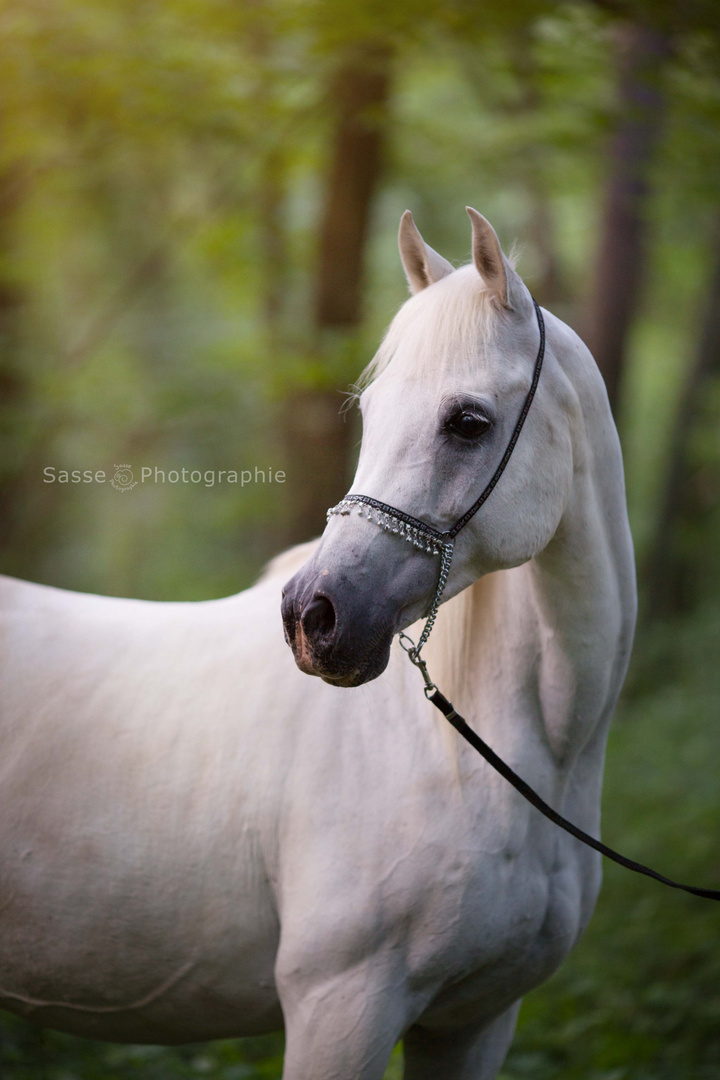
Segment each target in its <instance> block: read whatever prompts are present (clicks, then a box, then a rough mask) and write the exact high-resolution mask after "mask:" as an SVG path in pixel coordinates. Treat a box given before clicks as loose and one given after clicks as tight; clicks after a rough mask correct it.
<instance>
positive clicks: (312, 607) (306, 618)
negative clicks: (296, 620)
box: [302, 596, 336, 638]
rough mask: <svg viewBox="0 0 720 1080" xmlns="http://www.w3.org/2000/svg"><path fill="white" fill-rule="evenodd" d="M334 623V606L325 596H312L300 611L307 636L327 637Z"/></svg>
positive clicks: (330, 634)
mask: <svg viewBox="0 0 720 1080" xmlns="http://www.w3.org/2000/svg"><path fill="white" fill-rule="evenodd" d="M335 623H336V618H335V608H334V607H333V606H332V603H331V601H330V600H328V598H327V596H314V597H313V598H312V600H311V601H310V603H309V604H308V606H307V607H306V608H305V610H304V611H303V613H302V625H303V630H304V631H305V633H306V634H307V635H309V636H313V637H324V638H329V637H331V636H332V634H333V633H334V630H335Z"/></svg>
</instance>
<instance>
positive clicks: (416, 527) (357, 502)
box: [328, 300, 720, 900]
mask: <svg viewBox="0 0 720 1080" xmlns="http://www.w3.org/2000/svg"><path fill="white" fill-rule="evenodd" d="M533 304H534V306H535V315H536V317H537V323H538V330H539V331H540V343H539V346H538V351H537V356H536V358H535V366H534V369H533V375H532V380H531V383H530V388H529V390H528V392H527V395H526V397H525V402H524V404H523V407H522V410H521V412H520V416H519V417H518V420H517V423H516V424H515V427H514V429H513V433H512V435H511V437H510V441H509V442H508V445H507V447H506V449H505V453H504V454H503V456H502V458H501V460H500V462H499V464H498V466H497V468H496V469H495V472H494V473H493V475H492V476H491V477H490V480H489V481H488V483H487V484H486V485H485V487H484V489H483V491H482V493H481V495H480V497H479V498H478V499H476V500H475V502H474V503H473V504H472V506H471V507H470V509H469V510H466V512H465V513H464V514H463V515H462V516H461V517H460V518H458V520H457V521H456V522H455V524H454V525H453V526H452V527H451V528H450V529H447V530H446V531H445V532H441V531H440V529H436V528H434V527H433V526H432V525H428V524H427V523H426V522H424V521H421V520H420V519H419V518H416V517H413V516H412V514H408V513H406V512H405V511H404V510H398V509H397V508H396V507H394V506H390V505H389V504H388V503H384V502H381V501H380V500H379V499H373V498H371V497H370V496H369V495H359V494H357V493H355V492H352V493H350V494H348V495H346V496H345V498H344V499H343V500H342V501H341V502H339V503H338V504H337V506H333V507H331V509H330V510H328V517H331V516H332V515H335V514H339V515H342V516H345V515H348V514H350V513H352V512H353V511H355V512H357V513H358V514H359V515H360V516H361V517H367V519H368V520H369V521H373V522H374V523H375V524H377V525H379V526H380V527H381V528H382V529H385V530H386V531H389V532H393V533H396V534H398V535H399V536H400V537H402V538H403V539H404V540H407V541H409V542H410V543H411V544H413V545H414V546H415V547H418V548H421V549H422V550H425V551H427V552H428V553H429V554H432V555H439V556H440V576H439V579H438V584H437V588H436V590H435V598H434V600H433V602H432V604H431V606H430V610H429V612H428V614H427V616H426V620H427V621H426V623H425V628H424V629H423V631H422V634H421V635H420V638H419V640H418V643H417V645H416V644H415V642H413V641H412V639H411V638H409V637H408V636H407V634H404V633H403V634H400V644H401V646H402V648H403V649H404V650H405V652H406V653H407V654H408V657H409V658H410V660H411V661H412V663H413V664H414V665H415V666H416V667H417V668H418V669H419V671H420V673H421V674H422V677H423V679H424V680H425V696H426V698H427V699H428V701H431V702H432V703H433V705H434V706H435V707H436V708H437V709H439V710H440V712H441V713H442V714H443V715H444V716H445V718H446V719H447V720H449V722H450V723H451V724H452V726H453V727H454V728H455V730H456V731H457V732H458V733H459V734H460V735H462V737H463V738H464V739H465V740H466V741H467V742H469V743H470V745H471V746H472V747H473V749H474V750H477V752H478V754H480V755H481V756H482V757H483V758H484V759H485V761H487V763H488V765H491V766H492V768H493V769H495V771H496V772H498V773H499V774H500V776H502V777H503V778H504V779H505V780H507V782H508V783H509V784H512V786H513V787H514V788H515V790H516V791H518V792H519V793H520V794H521V795H522V796H523V798H524V799H527V801H528V802H529V803H530V804H531V805H532V806H534V807H535V808H536V809H537V810H539V811H540V813H541V814H544V815H545V817H546V818H548V820H549V821H552V822H553V823H554V824H555V825H558V826H559V827H560V828H561V829H564V830H565V832H567V833H570V835H571V836H574V837H575V838H576V839H577V840H580V841H581V843H583V844H587V846H588V847H590V848H593V849H594V850H595V851H599V852H600V854H601V855H604V856H605V857H606V858H607V859H612V861H613V862H616V863H618V864H619V865H620V866H624V867H625V868H626V869H627V870H634V871H635V873H636V874H644V875H645V876H646V877H650V878H654V879H655V881H660V882H661V883H662V884H663V885H668V886H669V887H670V888H671V889H682V890H683V892H687V893H691V895H692V896H701V897H703V899H705V900H720V890H717V889H699V888H696V887H695V886H694V885H681V884H680V883H679V882H677V881H672V880H671V879H670V878H666V877H664V876H663V875H662V874H658V872H657V871H656V870H651V869H650V867H649V866H643V864H642V863H638V862H635V861H634V859H628V858H626V857H625V856H624V855H620V854H619V853H618V852H617V851H613V849H612V848H609V847H608V846H607V845H606V844H603V843H602V841H600V840H596V839H595V837H594V836H590V834H589V833H586V832H584V831H583V829H580V828H578V826H577V825H573V823H572V822H571V821H568V820H567V818H564V817H563V816H562V814H558V812H557V810H553V808H552V806H550V805H549V804H548V803H546V802H545V800H544V799H541V798H540V796H539V795H538V793H537V792H536V791H534V790H533V788H531V787H530V785H529V784H527V783H526V782H525V781H524V780H523V779H522V777H520V776H518V774H517V773H516V772H514V771H513V769H511V768H510V766H509V765H507V764H506V763H505V762H504V761H503V760H502V758H501V757H498V755H497V754H496V753H495V751H494V750H493V749H492V748H491V747H489V746H488V744H487V743H486V742H485V741H484V740H483V739H481V738H480V736H479V735H478V734H477V732H475V731H473V729H472V728H471V727H470V725H469V724H468V723H467V722H466V721H465V720H463V718H462V716H460V714H459V713H457V712H456V711H455V709H454V708H453V706H452V705H451V704H450V702H449V701H448V699H447V698H446V697H444V696H443V694H441V693H440V691H439V690H438V688H437V686H435V683H434V682H433V681H432V679H431V678H430V676H429V674H428V670H427V666H426V664H425V661H424V660H422V659H421V657H420V651H421V649H422V647H423V646H424V644H425V642H426V641H427V639H428V638H429V636H430V632H431V630H432V628H433V626H434V624H435V617H436V615H437V611H438V607H439V606H440V600H441V598H442V594H443V590H444V588H445V583H446V581H447V578H448V574H449V572H450V563H451V560H452V554H453V544H454V541H455V537H456V536H457V535H458V533H459V532H460V530H461V529H462V528H464V527H465V525H467V523H468V521H470V519H471V518H473V517H474V516H475V514H476V513H477V512H478V510H479V509H480V507H481V506H482V505H483V503H484V502H485V500H486V499H487V498H488V496H489V495H490V494H491V492H492V491H493V490H494V488H495V485H496V484H497V482H498V480H499V479H500V477H501V476H502V474H503V472H504V471H505V466H506V465H507V463H508V462H509V460H510V456H511V454H512V452H513V450H514V449H515V446H516V444H517V441H518V439H519V438H520V432H521V431H522V429H523V425H524V423H525V420H526V418H527V414H528V412H529V411H530V406H531V405H532V402H533V398H534V397H535V391H536V390H537V386H538V382H539V381H540V372H541V371H542V366H543V358H544V356H545V320H544V319H543V314H542V311H541V310H540V306H539V304H538V303H537V301H536V300H533ZM373 514H374V515H375V516H374V517H373Z"/></svg>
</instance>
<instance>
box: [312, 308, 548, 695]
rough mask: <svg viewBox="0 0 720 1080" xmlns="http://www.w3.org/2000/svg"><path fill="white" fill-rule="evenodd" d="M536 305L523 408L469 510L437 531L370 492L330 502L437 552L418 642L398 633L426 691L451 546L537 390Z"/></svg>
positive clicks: (335, 510) (541, 351)
mask: <svg viewBox="0 0 720 1080" xmlns="http://www.w3.org/2000/svg"><path fill="white" fill-rule="evenodd" d="M533 305H534V307H535V314H536V316H537V322H538V329H539V331H540V344H539V346H538V352H537V357H536V359H535V368H534V370H533V377H532V382H531V383H530V389H529V390H528V392H527V395H526V397H525V402H524V404H523V407H522V411H521V413H520V415H519V417H518V419H517V423H516V424H515V427H514V429H513V433H512V435H511V436H510V441H509V442H508V444H507V447H506V448H505V453H504V454H503V456H502V458H501V459H500V462H499V464H498V466H497V468H496V469H495V472H494V473H493V474H492V476H491V477H490V479H489V480H488V482H487V484H486V485H485V487H484V488H483V491H482V493H481V495H480V496H479V497H478V498H477V499H476V500H475V502H474V503H473V504H472V506H471V507H470V509H469V510H466V511H465V513H464V514H463V515H462V516H461V517H459V518H458V520H457V521H456V522H455V524H454V525H453V526H452V528H450V529H447V530H446V531H445V532H440V530H439V529H435V528H433V526H432V525H428V524H426V523H425V522H424V521H420V519H419V518H416V517H413V516H412V515H411V514H406V513H405V512H404V511H403V510H398V509H397V508H396V507H394V506H389V505H388V504H387V503H384V502H380V500H379V499H371V498H370V496H369V495H356V494H355V493H354V492H351V493H350V494H349V495H346V496H345V498H344V499H342V500H341V502H339V503H338V504H337V506H332V507H331V508H330V509H329V510H328V512H327V516H328V520H329V519H330V518H331V517H333V516H334V515H339V516H341V517H342V516H346V515H348V514H350V513H352V511H353V510H357V513H358V516H359V517H364V518H367V520H368V521H372V522H373V523H374V524H376V525H378V526H379V527H380V528H381V529H384V530H385V531H386V532H391V533H394V534H395V535H397V536H400V537H401V538H402V539H403V540H407V541H408V543H410V544H413V545H414V546H415V547H417V548H420V549H421V550H422V551H427V553H428V554H429V555H439V556H440V575H439V577H438V583H437V588H436V589H435V596H434V598H433V601H432V604H431V605H430V609H429V611H428V614H427V616H426V621H425V626H424V627H423V631H422V634H421V635H420V639H419V641H418V643H417V645H416V644H415V643H414V642H413V641H412V639H411V638H409V637H408V635H407V634H401V635H400V643H401V645H402V646H403V648H404V649H405V651H406V652H407V654H408V656H409V657H410V659H411V660H412V662H413V663H414V664H416V665H417V666H418V667H419V668H420V670H421V671H422V674H423V678H424V679H425V692H426V693H430V692H431V691H432V690H434V689H435V685H434V683H433V682H431V680H430V678H429V676H428V674H427V670H426V668H425V665H424V663H423V661H422V660H421V659H420V650H421V649H422V647H423V645H424V644H425V642H426V641H427V639H428V638H429V637H430V632H431V630H432V628H433V626H434V625H435V618H436V616H437V612H438V608H439V607H440V601H441V599H442V595H443V592H444V590H445V585H446V583H447V579H448V575H449V573H450V564H451V562H452V557H453V547H454V543H455V537H456V536H457V534H458V533H459V532H460V530H461V529H464V528H465V526H466V525H467V523H468V521H470V520H471V518H473V517H474V516H475V514H477V512H478V510H479V509H480V507H481V506H482V505H483V503H484V502H485V500H486V499H487V498H488V496H489V495H490V493H491V492H492V491H493V489H494V487H495V485H496V484H497V482H498V480H499V479H500V477H501V476H502V474H503V473H504V471H505V467H506V465H507V463H508V461H509V460H510V457H511V456H512V452H513V450H514V449H515V446H516V444H517V441H518V439H519V438H520V432H521V431H522V429H523V425H524V423H525V420H526V419H527V414H528V413H529V411H530V406H531V405H532V402H533V398H534V397H535V391H536V390H537V386H538V382H539V381H540V372H541V370H542V365H543V358H544V356H545V320H544V319H543V314H542V311H541V310H540V305H539V304H538V302H537V301H536V300H533Z"/></svg>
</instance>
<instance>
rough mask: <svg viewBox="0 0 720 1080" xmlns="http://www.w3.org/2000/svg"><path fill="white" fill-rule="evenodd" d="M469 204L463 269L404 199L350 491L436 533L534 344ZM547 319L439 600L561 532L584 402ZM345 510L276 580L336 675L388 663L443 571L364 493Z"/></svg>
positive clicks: (304, 640) (453, 515) (475, 492)
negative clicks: (400, 271)
mask: <svg viewBox="0 0 720 1080" xmlns="http://www.w3.org/2000/svg"><path fill="white" fill-rule="evenodd" d="M468 213H469V215H470V219H471V222H472V252H473V261H472V262H471V263H470V264H468V265H467V266H461V267H460V268H458V269H454V268H453V267H452V265H451V264H450V263H449V262H447V261H446V260H445V259H444V258H443V257H442V256H441V255H439V254H438V253H437V252H436V251H433V249H432V248H431V247H429V246H428V245H427V244H426V243H425V242H424V241H423V239H422V237H421V235H420V233H419V232H418V230H417V228H416V226H415V223H414V222H413V219H412V216H411V214H410V213H409V211H408V212H406V213H405V214H404V215H403V218H402V221H401V223H400V234H399V246H400V255H401V258H402V262H403V266H404V268H405V273H406V276H407V279H408V283H409V286H410V292H411V293H412V294H413V295H412V296H411V298H410V299H409V300H408V301H407V302H406V303H405V304H404V305H403V307H402V308H401V309H400V311H399V312H398V314H397V315H396V317H395V319H394V320H393V322H392V324H391V326H390V328H389V330H388V333H387V335H386V337H385V339H384V341H383V343H382V345H381V347H380V350H379V351H378V353H377V355H376V357H375V359H374V360H373V361H372V363H371V364H370V366H369V368H368V371H367V372H366V374H365V376H364V377H363V379H362V381H361V385H362V386H363V387H364V389H362V393H361V395H360V408H361V411H362V417H363V439H362V444H361V449H360V458H359V462H358V468H357V473H356V475H355V479H354V481H353V485H352V488H351V493H358V494H360V493H362V494H363V495H365V496H370V497H371V498H373V499H376V500H378V501H380V502H382V503H384V504H388V505H389V506H390V507H394V508H397V509H398V510H400V511H402V512H404V513H406V514H408V515H411V516H412V517H413V518H416V519H420V520H421V521H422V522H424V523H426V524H427V525H429V526H431V527H432V528H433V529H436V530H437V531H438V532H439V533H445V532H447V530H449V529H450V528H451V526H452V525H453V524H454V523H455V522H456V521H458V520H459V519H460V518H461V517H462V515H463V514H464V513H465V511H467V509H468V507H469V506H471V505H472V504H473V502H474V501H475V500H476V499H477V497H478V496H479V495H480V493H481V492H482V491H483V489H484V488H485V486H486V485H487V483H488V481H489V480H490V478H491V477H492V476H493V474H494V472H495V470H496V469H497V467H498V464H499V463H500V462H501V460H502V458H503V455H504V454H505V451H506V449H507V446H508V443H509V440H511V438H512V436H513V432H514V430H515V428H516V426H517V424H518V418H519V416H520V414H521V413H522V412H523V404H524V402H525V401H526V399H527V395H528V389H529V387H530V385H531V382H532V379H533V371H534V365H535V361H536V357H537V356H538V326H539V321H538V318H536V314H535V306H534V303H533V300H532V297H531V296H530V293H529V291H528V289H527V288H526V286H525V285H524V283H523V282H522V280H521V279H520V277H519V276H518V274H517V273H516V271H515V270H514V268H513V266H512V265H511V263H510V262H509V260H508V259H507V258H506V257H505V255H504V254H503V251H502V249H501V247H500V243H499V241H498V238H497V236H496V234H495V231H494V229H493V228H492V226H491V225H490V224H489V222H488V221H486V219H485V218H484V217H482V215H481V214H479V213H478V212H477V211H475V210H472V209H470V208H468ZM550 329H551V332H550V334H549V338H548V343H547V353H546V360H545V366H544V369H543V376H542V379H541V380H540V383H539V385H538V390H537V394H536V397H535V403H534V404H533V407H532V409H531V410H530V412H529V413H528V416H527V422H526V424H525V426H524V428H523V431H522V437H521V438H520V439H519V440H518V443H517V447H516V449H515V450H514V452H513V456H512V458H511V459H510V461H509V463H508V466H507V469H506V470H505V472H504V473H503V475H502V480H501V482H500V483H498V486H497V488H495V489H494V490H493V491H492V494H491V495H490V497H489V498H488V500H487V502H486V503H485V504H484V505H483V506H482V508H481V510H480V512H479V513H477V514H476V515H475V516H474V517H473V518H472V519H471V520H470V521H469V522H468V523H467V527H465V528H463V529H462V531H460V532H459V534H458V536H457V540H456V541H455V545H454V554H453V560H452V566H451V569H450V575H449V578H448V581H447V585H446V587H445V590H444V594H443V598H444V599H449V598H450V597H452V596H453V595H455V594H457V593H458V592H460V591H461V590H462V589H464V588H466V586H468V585H470V584H471V583H472V582H474V581H476V580H477V579H478V578H479V577H481V576H482V575H484V574H487V573H489V572H491V571H495V570H500V569H505V568H509V567H512V566H517V565H520V564H521V563H524V562H526V561H527V560H529V559H531V558H533V557H534V556H535V555H536V554H538V553H539V552H540V551H542V550H543V549H544V548H545V547H546V545H547V544H548V543H549V541H550V540H551V538H552V537H553V535H554V534H555V532H556V530H557V529H558V525H559V523H560V521H561V518H562V515H563V510H564V508H565V505H566V503H567V500H568V498H569V495H570V491H571V486H572V477H573V437H572V428H573V421H575V423H577V407H576V399H575V397H574V395H573V393H572V392H570V389H569V382H568V379H567V378H566V376H565V375H564V373H563V370H562V368H561V366H560V364H559V362H558V359H557V356H556V353H555V351H554V346H555V345H556V344H557V343H560V344H561V345H562V346H563V347H564V349H565V351H567V349H568V348H570V349H572V347H573V345H572V341H573V339H574V335H570V332H569V331H567V329H566V328H565V327H563V324H561V323H560V322H559V321H558V320H552V323H551V328H550ZM563 331H564V334H563ZM574 340H575V341H577V339H574ZM578 345H579V342H578ZM365 509H366V510H367V507H365ZM352 510H357V511H358V512H357V513H355V512H352ZM350 511H351V512H343V513H340V514H333V515H331V516H330V518H329V520H328V525H327V527H326V529H325V532H324V533H323V536H322V538H321V541H320V543H319V545H318V547H317V548H316V550H315V552H314V554H313V555H312V557H311V558H310V559H309V560H308V562H307V563H306V564H305V565H304V566H303V567H302V568H301V569H300V570H299V571H298V572H297V573H296V574H295V575H294V576H293V577H292V578H291V579H290V581H289V582H288V583H287V585H286V586H285V588H284V590H283V606H282V612H283V622H284V626H285V636H286V639H287V641H288V644H289V645H290V646H291V648H292V650H293V653H294V656H295V660H296V663H297V664H298V666H299V667H300V669H301V670H302V671H304V672H306V673H307V674H310V675H319V676H320V677H321V678H323V679H324V680H325V681H326V682H329V683H333V684H335V685H338V686H358V685H360V684H361V683H364V682H367V681H369V680H370V679H374V678H376V677H377V676H378V675H380V674H381V673H382V671H384V669H385V667H386V665H387V662H388V658H389V655H390V645H391V641H392V638H393V636H394V634H396V633H397V632H398V631H400V630H403V629H405V628H406V627H408V626H410V625H411V624H412V623H414V622H415V621H416V620H417V619H419V618H420V617H422V616H423V615H424V614H426V613H427V611H428V609H429V607H430V605H431V604H432V601H433V597H434V595H435V591H436V587H437V581H438V573H439V558H438V553H437V552H436V551H433V550H428V548H430V549H431V548H432V545H427V546H426V545H424V544H421V545H420V546H418V545H414V544H409V543H405V542H403V540H404V539H407V537H404V536H403V531H402V530H400V535H398V534H397V532H393V531H391V530H389V529H385V530H384V529H379V528H377V523H378V522H377V521H373V520H372V516H371V517H370V520H368V515H367V513H365V514H363V506H362V504H357V505H356V506H354V507H353V506H352V504H350Z"/></svg>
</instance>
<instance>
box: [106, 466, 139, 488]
mask: <svg viewBox="0 0 720 1080" xmlns="http://www.w3.org/2000/svg"><path fill="white" fill-rule="evenodd" d="M110 483H111V484H112V486H113V487H114V488H115V490H116V491H123V492H125V491H132V489H133V488H134V487H136V486H137V480H134V479H133V474H132V469H131V468H130V466H129V465H116V466H115V475H114V476H113V477H111V479H110Z"/></svg>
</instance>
